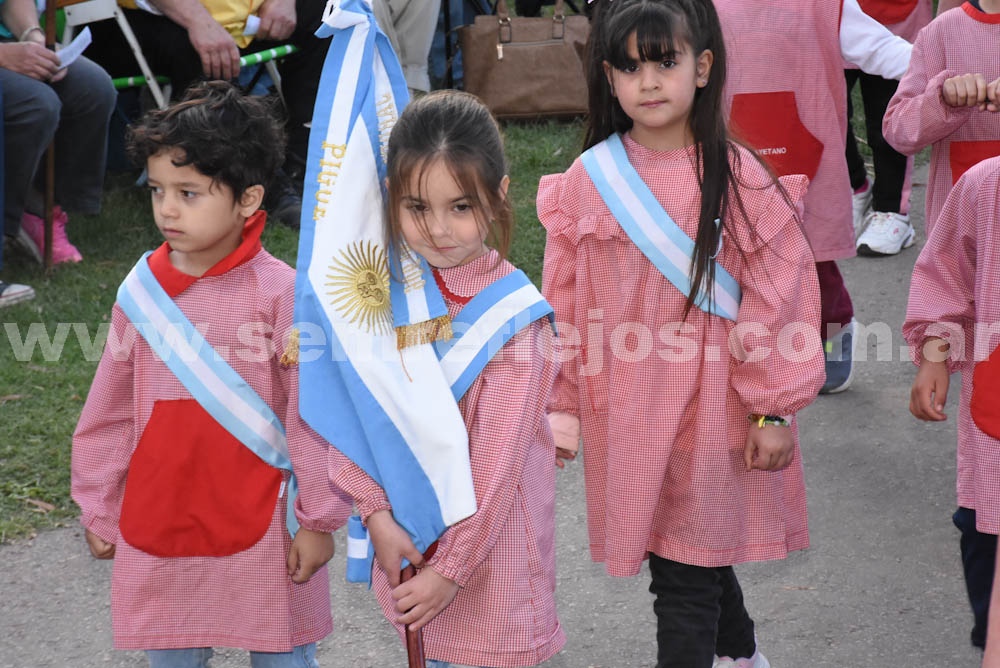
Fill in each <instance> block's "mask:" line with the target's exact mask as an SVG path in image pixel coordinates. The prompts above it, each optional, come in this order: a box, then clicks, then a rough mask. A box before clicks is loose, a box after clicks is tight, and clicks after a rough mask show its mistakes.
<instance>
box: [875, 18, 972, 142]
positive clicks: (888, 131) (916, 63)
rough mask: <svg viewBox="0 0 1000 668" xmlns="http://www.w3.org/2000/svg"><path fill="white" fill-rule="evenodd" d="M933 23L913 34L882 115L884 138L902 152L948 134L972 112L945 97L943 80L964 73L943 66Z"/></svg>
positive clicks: (938, 35) (939, 32)
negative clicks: (902, 72)
mask: <svg viewBox="0 0 1000 668" xmlns="http://www.w3.org/2000/svg"><path fill="white" fill-rule="evenodd" d="M935 23H936V22H933V23H931V24H930V25H929V26H927V27H926V28H924V29H923V30H921V31H920V34H918V35H917V41H916V42H915V43H914V45H913V54H912V56H911V57H910V67H909V69H908V70H907V71H906V74H905V75H904V76H903V78H902V80H900V82H899V88H897V89H896V93H895V95H893V96H892V99H891V100H890V101H889V106H888V107H887V108H886V111H885V115H884V116H883V117H882V134H883V135H884V136H885V139H886V141H888V142H889V144H891V145H892V147H893V148H895V149H896V150H897V151H899V152H900V153H903V154H905V155H914V154H916V153H917V152H918V151H920V150H921V149H923V148H924V147H925V146H929V145H931V144H933V143H935V142H938V141H940V140H942V139H944V138H945V137H947V136H949V135H951V134H952V133H954V132H955V131H956V130H958V129H959V128H961V127H962V126H963V125H964V124H965V123H966V122H967V121H968V120H969V118H970V116H971V114H973V113H975V111H976V110H975V108H974V107H963V106H954V105H951V104H949V103H948V102H946V100H945V93H944V88H945V82H947V81H948V80H949V79H953V78H955V77H958V76H960V75H962V74H964V73H962V72H955V71H953V70H949V69H947V62H946V61H945V45H944V44H942V43H941V39H942V35H941V31H940V30H936V29H934V27H935ZM977 99H978V95H977Z"/></svg>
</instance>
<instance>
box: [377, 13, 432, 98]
mask: <svg viewBox="0 0 1000 668" xmlns="http://www.w3.org/2000/svg"><path fill="white" fill-rule="evenodd" d="M388 2H389V9H390V10H391V11H392V23H393V25H394V26H395V29H396V38H397V40H398V41H399V50H398V51H397V53H398V54H399V60H400V63H401V64H402V66H403V76H405V77H406V85H407V86H409V87H410V88H413V89H415V90H419V91H424V92H426V91H429V90H430V89H431V79H430V74H429V73H428V69H427V60H428V58H429V57H430V53H431V43H432V42H433V41H434V31H435V30H436V29H437V22H438V15H439V14H440V13H441V0H388Z"/></svg>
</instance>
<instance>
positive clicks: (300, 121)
mask: <svg viewBox="0 0 1000 668" xmlns="http://www.w3.org/2000/svg"><path fill="white" fill-rule="evenodd" d="M325 6H326V3H325V2H319V1H318V0H296V3H295V13H296V19H295V20H296V23H295V31H294V32H293V33H292V36H291V37H290V38H289V40H288V41H290V42H291V43H292V44H294V45H295V46H297V47H298V48H299V52H298V53H296V54H293V55H291V56H287V57H285V58H282V59H281V60H280V61H279V62H278V71H279V72H280V73H281V90H282V92H283V93H284V96H285V103H286V104H287V106H288V123H287V125H286V127H287V130H288V150H287V154H288V155H289V157H290V158H292V160H291V161H292V162H296V163H298V166H299V167H302V166H304V165H305V161H306V155H307V152H308V144H309V128H308V127H307V124H308V123H309V122H310V121H312V113H313V106H314V105H315V103H316V93H317V92H318V91H319V79H320V75H321V74H322V73H323V63H324V62H325V61H326V52H327V49H328V48H329V47H330V40H329V39H319V38H318V37H316V36H315V34H314V33H315V32H316V28H318V27H319V25H320V23H321V22H322V20H323V9H324V8H325ZM277 44H278V42H270V41H257V40H254V41H253V42H251V43H250V45H249V46H248V47H247V48H245V49H243V52H245V53H246V52H253V51H259V50H261V49H263V48H268V47H270V46H275V45H277ZM288 162H290V161H286V169H289V170H293V171H294V169H293V166H292V165H289V164H288Z"/></svg>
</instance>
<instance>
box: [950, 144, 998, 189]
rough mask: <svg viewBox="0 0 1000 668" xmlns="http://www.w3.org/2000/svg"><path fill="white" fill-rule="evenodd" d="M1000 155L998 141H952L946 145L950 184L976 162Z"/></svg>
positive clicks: (956, 180)
mask: <svg viewBox="0 0 1000 668" xmlns="http://www.w3.org/2000/svg"><path fill="white" fill-rule="evenodd" d="M998 155H1000V141H953V142H952V143H951V146H950V147H948V158H949V163H950V164H949V166H950V167H951V185H955V184H956V183H958V179H959V178H961V176H962V174H965V173H966V172H967V171H969V170H970V169H972V168H973V167H974V166H976V164H978V163H980V162H982V161H983V160H986V159H987V158H992V157H995V156H998Z"/></svg>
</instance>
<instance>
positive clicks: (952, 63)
mask: <svg viewBox="0 0 1000 668" xmlns="http://www.w3.org/2000/svg"><path fill="white" fill-rule="evenodd" d="M997 40H1000V7H996V6H995V5H994V3H991V2H990V3H988V2H980V0H972V1H971V2H965V3H963V4H962V5H961V6H960V7H957V8H955V9H952V10H949V11H947V12H945V13H943V14H941V15H940V16H938V17H937V18H936V19H934V20H933V21H931V22H930V23H929V24H928V25H927V26H926V27H924V28H923V29H922V30H921V31H920V32H919V33H918V34H917V39H916V41H915V42H914V44H913V55H912V56H911V59H910V67H909V69H908V70H907V71H906V75H905V76H903V78H902V79H901V80H900V82H899V88H898V89H897V90H896V94H895V95H893V96H892V99H891V100H890V101H889V106H888V107H887V108H886V111H885V117H884V118H883V120H882V133H883V134H884V135H885V139H886V141H887V142H889V143H890V144H891V145H892V146H893V147H895V149H896V150H897V151H899V152H900V153H903V154H905V155H913V154H915V153H917V152H918V151H920V150H921V149H923V148H924V147H926V146H930V147H931V162H930V169H929V174H928V179H927V198H926V199H927V201H926V209H927V212H926V218H925V219H926V226H927V232H928V236H930V232H931V230H932V229H933V228H934V225H935V224H936V222H937V219H938V216H939V215H940V213H941V207H942V206H943V205H944V201H945V198H947V197H948V192H949V191H950V190H951V187H952V186H953V185H954V184H955V182H956V181H958V179H959V177H960V176H962V174H963V173H965V171H966V170H967V169H969V168H970V167H971V166H972V165H974V164H976V163H977V162H979V161H981V160H984V159H986V158H990V157H993V156H996V155H1000V114H997V113H994V112H995V111H996V110H997V108H996V105H997V93H996V89H997V86H998V84H1000V56H998V55H997V54H996V50H995V48H994V46H995V45H996V43H997Z"/></svg>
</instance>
